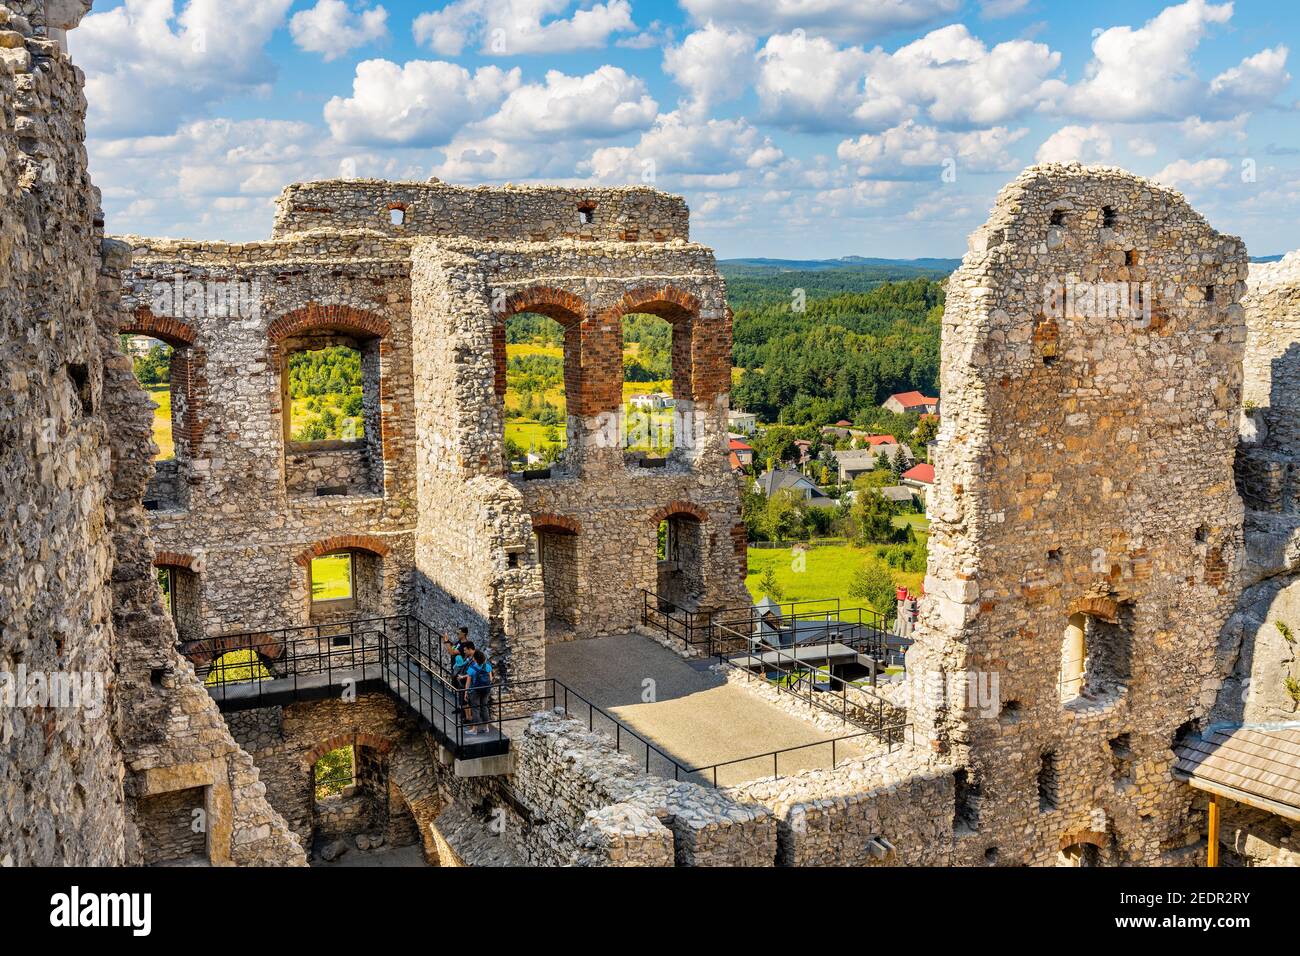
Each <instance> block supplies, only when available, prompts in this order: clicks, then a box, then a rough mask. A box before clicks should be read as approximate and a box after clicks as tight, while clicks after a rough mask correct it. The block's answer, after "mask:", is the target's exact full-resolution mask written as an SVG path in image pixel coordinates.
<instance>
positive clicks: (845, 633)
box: [641, 588, 912, 668]
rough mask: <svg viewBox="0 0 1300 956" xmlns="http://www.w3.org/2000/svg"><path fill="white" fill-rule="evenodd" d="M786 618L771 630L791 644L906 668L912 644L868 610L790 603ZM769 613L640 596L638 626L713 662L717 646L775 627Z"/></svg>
mask: <svg viewBox="0 0 1300 956" xmlns="http://www.w3.org/2000/svg"><path fill="white" fill-rule="evenodd" d="M813 604H817V605H828V604H829V605H833V606H834V607H833V609H826V608H825V607H823V608H820V609H816V610H813V609H806V610H802V611H801V610H797V608H799V607H806V606H807V605H813ZM781 608H783V609H784V608H788V609H789V610H788V612H785V613H783V614H781V615H778V616H777V617H776V620H775V626H776V627H778V628H779V629H780V630H781V632H782V633H784V634H786V635H787V636H789V637H790V638H791V640H792V641H793V642H794V643H797V644H799V645H801V646H807V645H809V644H812V643H815V642H816V641H817V640H818V637H817V635H818V634H819V633H820V635H821V636H820V640H821V642H822V643H827V644H831V643H840V644H844V645H846V646H848V647H851V648H853V649H854V650H857V651H860V652H862V653H866V654H869V655H871V656H872V657H875V658H878V659H880V660H882V661H888V662H896V663H897V664H900V665H902V666H903V667H904V668H906V657H905V653H906V650H907V648H908V647H909V646H910V645H911V643H912V641H911V640H910V639H908V638H905V637H900V636H898V635H896V634H893V633H892V632H890V631H889V630H888V629H887V628H886V627H885V623H884V618H883V617H882V616H881V615H880V614H879V613H877V612H876V611H874V610H873V609H871V608H864V607H852V608H844V607H841V606H840V601H839V598H827V599H825V600H807V601H791V602H788V603H786V604H783V605H781ZM767 614H768V611H767V609H762V608H757V607H754V606H753V605H750V606H748V607H735V608H723V609H722V610H717V611H711V612H708V613H705V612H700V611H691V610H689V609H687V608H683V607H681V606H680V605H678V604H676V603H674V602H673V601H671V600H669V599H668V598H665V597H663V596H662V595H659V594H656V593H654V592H653V591H648V590H646V589H644V588H643V589H642V590H641V623H642V624H643V625H645V626H647V627H650V628H653V629H656V630H659V631H661V632H662V633H663V635H664V637H665V638H667V639H668V640H669V641H671V642H674V643H681V644H682V645H684V646H685V647H686V648H687V649H688V650H689V649H702V650H703V652H704V653H705V654H707V655H709V656H715V655H716V654H717V652H718V645H719V644H720V643H725V642H726V641H728V640H730V639H734V638H735V637H736V636H737V635H748V637H747V639H748V640H751V641H755V640H759V639H761V638H760V635H761V634H763V633H764V632H765V631H766V630H768V629H770V628H771V627H773V626H774V623H773V622H772V621H771V620H770V619H769V618H768V617H767Z"/></svg>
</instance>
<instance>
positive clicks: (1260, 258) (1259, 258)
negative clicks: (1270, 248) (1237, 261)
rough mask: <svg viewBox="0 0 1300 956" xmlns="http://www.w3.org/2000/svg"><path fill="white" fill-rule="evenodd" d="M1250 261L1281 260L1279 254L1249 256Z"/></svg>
mask: <svg viewBox="0 0 1300 956" xmlns="http://www.w3.org/2000/svg"><path fill="white" fill-rule="evenodd" d="M1250 261H1251V262H1281V261H1282V257H1281V256H1251V257H1250Z"/></svg>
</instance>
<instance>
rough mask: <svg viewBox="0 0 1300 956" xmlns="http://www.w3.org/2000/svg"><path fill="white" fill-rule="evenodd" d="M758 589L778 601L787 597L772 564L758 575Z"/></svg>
mask: <svg viewBox="0 0 1300 956" xmlns="http://www.w3.org/2000/svg"><path fill="white" fill-rule="evenodd" d="M758 589H759V590H760V591H762V592H763V593H764V594H765V595H767V596H768V597H770V598H771V599H772V600H773V601H776V602H778V603H779V602H780V601H781V600H783V599H784V598H785V590H784V589H783V588H782V587H781V584H780V582H779V581H777V579H776V571H775V570H773V568H772V566H771V565H770V564H769V565H768V566H767V567H766V568H764V569H763V573H762V574H760V575H759V576H758Z"/></svg>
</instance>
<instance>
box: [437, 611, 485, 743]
mask: <svg viewBox="0 0 1300 956" xmlns="http://www.w3.org/2000/svg"><path fill="white" fill-rule="evenodd" d="M447 656H448V657H449V658H450V659H451V674H452V681H453V682H454V683H455V685H456V687H457V688H458V690H457V691H456V696H457V698H458V699H459V706H460V707H462V708H463V709H464V714H465V723H466V728H465V733H466V734H469V735H474V736H478V735H482V734H490V733H491V732H492V728H491V727H490V726H489V725H488V722H489V721H490V720H491V719H492V713H491V707H492V685H493V683H495V682H496V680H497V674H496V671H494V670H493V669H492V662H491V661H489V660H488V659H487V655H486V654H484V653H483V651H482V650H480V649H479V648H477V647H475V646H474V642H473V641H471V640H470V639H469V628H467V627H462V628H461V629H460V633H459V635H458V637H457V640H456V642H455V643H452V642H451V641H447Z"/></svg>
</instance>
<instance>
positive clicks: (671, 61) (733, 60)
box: [664, 23, 755, 110]
mask: <svg viewBox="0 0 1300 956" xmlns="http://www.w3.org/2000/svg"><path fill="white" fill-rule="evenodd" d="M754 46H755V42H754V38H753V37H752V36H750V35H749V34H747V33H743V32H742V31H740V30H730V29H726V28H724V27H718V26H714V25H713V24H712V23H709V24H708V25H707V26H705V27H704V29H702V30H696V31H695V32H694V33H691V34H689V35H688V36H687V37H686V38H685V39H684V40H682V42H681V43H680V44H679V45H677V46H671V47H669V48H668V49H666V50H665V51H664V72H665V73H667V74H668V75H669V76H671V77H672V78H673V79H674V80H676V81H677V85H678V86H680V87H682V88H683V89H685V90H687V91H688V92H689V93H690V95H691V98H692V106H693V107H694V108H696V109H700V110H704V109H707V108H709V107H710V106H714V105H716V104H718V103H721V102H724V101H726V100H730V99H733V98H735V97H737V96H740V95H741V94H742V93H744V92H745V90H746V89H747V88H748V87H749V85H750V83H751V82H752V81H753V77H754V71H755V62H754Z"/></svg>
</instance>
